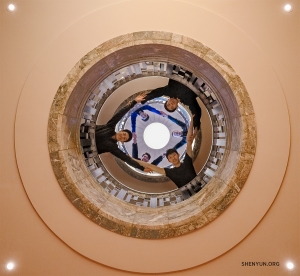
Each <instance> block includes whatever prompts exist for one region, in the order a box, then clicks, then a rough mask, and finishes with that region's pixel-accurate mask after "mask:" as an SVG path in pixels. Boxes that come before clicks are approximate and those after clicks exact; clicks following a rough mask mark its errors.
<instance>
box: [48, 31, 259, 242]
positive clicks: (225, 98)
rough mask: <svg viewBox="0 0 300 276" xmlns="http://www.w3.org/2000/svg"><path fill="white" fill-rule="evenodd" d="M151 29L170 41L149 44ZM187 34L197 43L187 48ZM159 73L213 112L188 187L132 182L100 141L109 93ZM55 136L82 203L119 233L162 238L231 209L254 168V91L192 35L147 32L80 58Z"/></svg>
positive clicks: (66, 177) (57, 158) (70, 192)
mask: <svg viewBox="0 0 300 276" xmlns="http://www.w3.org/2000/svg"><path fill="white" fill-rule="evenodd" d="M149 35H150V36H152V37H151V38H152V39H155V38H156V37H157V36H158V37H161V36H164V38H165V40H164V43H161V42H160V40H158V41H157V43H156V44H151V45H149V44H147V41H145V40H144V38H145V37H147V36H149ZM174 39H176V43H174V42H175V41H174ZM120 40H122V41H123V42H124V43H123V44H120V43H119V42H120ZM183 41H188V45H189V46H190V45H193V46H194V47H193V48H192V49H191V48H190V51H188V50H186V49H185V48H186V45H185V44H184V43H183ZM111 49H115V51H114V52H113V53H111ZM150 66H151V69H150ZM130 71H131V73H128V72H130ZM155 74H156V75H161V76H164V77H168V78H172V79H175V80H177V81H180V82H182V83H183V84H185V85H186V86H188V87H189V88H191V89H192V90H193V91H194V92H195V93H196V94H197V95H198V96H199V97H200V99H201V100H202V102H203V103H204V105H205V106H206V108H207V110H208V111H209V114H210V117H211V120H212V124H213V131H214V139H213V147H212V149H211V152H210V155H209V158H208V159H207V162H206V164H205V166H204V167H203V169H202V170H201V171H200V172H199V173H198V175H197V177H196V178H195V179H194V180H193V181H192V182H191V183H189V184H187V185H186V187H184V189H183V190H178V191H174V192H170V193H165V194H163V195H153V194H146V193H138V192H134V191H130V190H129V189H124V186H122V183H118V182H116V181H115V180H114V179H113V178H112V177H111V176H110V175H109V173H108V172H107V171H106V170H105V167H104V166H103V165H102V163H101V160H100V159H99V157H98V155H97V151H96V148H95V143H94V128H95V122H96V118H97V114H98V113H99V111H100V109H101V106H102V105H103V103H104V102H105V101H106V99H107V98H108V97H109V96H110V95H111V94H112V93H114V91H115V90H116V89H117V88H118V87H120V86H121V85H122V84H124V83H125V82H126V80H127V81H128V80H132V79H135V78H140V77H146V76H148V75H155ZM53 122H55V123H53ZM79 135H80V137H79ZM80 138H81V139H80ZM48 141H49V151H50V158H51V162H52V166H53V170H54V172H55V175H56V177H57V180H58V182H59V183H60V185H61V187H62V189H63V191H64V192H65V194H66V196H67V197H68V198H69V199H70V201H71V202H72V203H73V204H74V206H75V207H76V208H77V209H79V210H80V211H81V212H82V213H83V214H84V215H86V216H87V217H88V218H89V219H91V220H92V221H94V222H95V223H97V224H99V225H101V226H102V227H105V228H106V229H109V230H111V231H114V232H116V233H119V234H122V235H125V236H131V237H137V238H147V239H149V238H150V239H157V238H168V237H174V236H178V235H182V234H185V233H188V232H190V231H193V230H195V229H197V228H200V227H202V226H204V225H205V224H207V223H209V222H210V221H212V220H213V219H215V218H216V217H217V216H219V215H220V214H221V213H222V212H223V211H224V210H225V209H226V208H227V206H228V205H229V204H230V203H231V202H232V201H233V200H234V198H235V197H236V196H237V195H238V194H239V192H240V190H241V188H242V187H243V185H244V183H245V181H246V179H247V177H248V174H249V172H250V169H251V166H252V163H253V160H254V154H255V149H256V126H255V117H254V111H253V108H252V104H251V101H250V99H249V96H248V93H247V91H246V89H245V87H244V85H243V83H242V81H241V79H240V78H239V77H238V76H237V75H236V73H235V72H234V70H233V69H232V68H231V66H230V65H229V64H228V63H227V62H226V61H225V60H224V59H222V58H221V57H220V56H219V55H217V54H216V53H215V52H213V51H212V50H211V49H209V48H208V47H206V46H204V45H202V44H201V43H199V42H196V41H193V40H191V39H187V38H183V39H182V40H181V42H178V35H174V34H171V33H159V32H158V33H155V32H141V33H133V34H129V35H127V36H123V37H121V38H116V39H113V40H111V41H108V42H106V43H104V44H102V45H100V46H99V47H97V48H95V49H94V50H93V51H91V52H90V53H88V54H87V55H86V56H85V57H83V58H82V59H81V60H80V61H79V62H78V64H77V65H76V66H75V67H74V68H73V70H72V71H71V72H70V73H69V75H68V76H67V77H66V79H65V80H64V82H63V83H62V85H61V86H60V88H59V89H58V91H57V94H56V97H55V99H54V101H53V105H52V108H51V112H50V117H49V125H48ZM199 190H200V191H199ZM190 195H193V197H190ZM189 197H190V198H189ZM188 198H189V199H188ZM186 199H188V200H186ZM144 207H152V208H144Z"/></svg>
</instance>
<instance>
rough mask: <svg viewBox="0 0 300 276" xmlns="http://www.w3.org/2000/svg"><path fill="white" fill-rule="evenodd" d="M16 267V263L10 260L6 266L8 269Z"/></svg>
mask: <svg viewBox="0 0 300 276" xmlns="http://www.w3.org/2000/svg"><path fill="white" fill-rule="evenodd" d="M14 267H15V264H14V263H13V262H9V263H7V264H6V268H7V269H8V270H12V269H13V268H14Z"/></svg>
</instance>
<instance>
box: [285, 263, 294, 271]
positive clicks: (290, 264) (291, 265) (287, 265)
mask: <svg viewBox="0 0 300 276" xmlns="http://www.w3.org/2000/svg"><path fill="white" fill-rule="evenodd" d="M286 267H287V268H288V269H289V270H292V269H293V268H294V267H295V266H294V264H293V263H292V262H287V263H286Z"/></svg>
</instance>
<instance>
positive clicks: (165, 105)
mask: <svg viewBox="0 0 300 276" xmlns="http://www.w3.org/2000/svg"><path fill="white" fill-rule="evenodd" d="M167 102H168V101H166V102H165V104H164V107H165V110H167V111H169V112H174V111H175V110H176V108H175V109H173V110H171V109H168V108H167Z"/></svg>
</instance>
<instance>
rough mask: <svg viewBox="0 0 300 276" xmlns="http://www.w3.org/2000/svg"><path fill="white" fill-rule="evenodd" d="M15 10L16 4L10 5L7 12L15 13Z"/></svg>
mask: <svg viewBox="0 0 300 276" xmlns="http://www.w3.org/2000/svg"><path fill="white" fill-rule="evenodd" d="M15 9H16V6H15V5H14V4H9V5H8V6H7V10H8V11H10V12H12V11H14V10H15Z"/></svg>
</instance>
